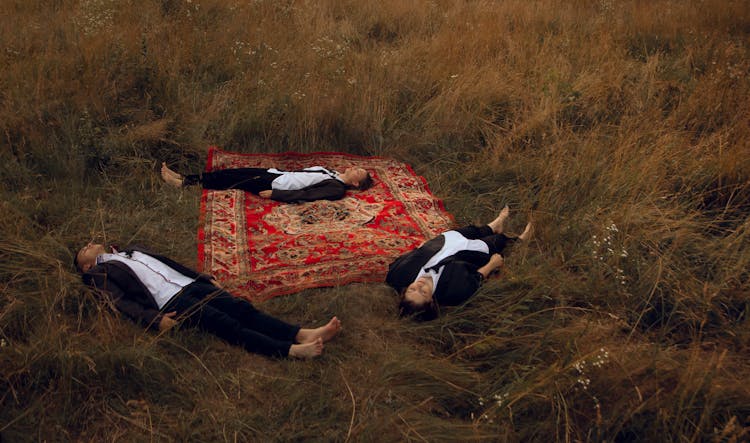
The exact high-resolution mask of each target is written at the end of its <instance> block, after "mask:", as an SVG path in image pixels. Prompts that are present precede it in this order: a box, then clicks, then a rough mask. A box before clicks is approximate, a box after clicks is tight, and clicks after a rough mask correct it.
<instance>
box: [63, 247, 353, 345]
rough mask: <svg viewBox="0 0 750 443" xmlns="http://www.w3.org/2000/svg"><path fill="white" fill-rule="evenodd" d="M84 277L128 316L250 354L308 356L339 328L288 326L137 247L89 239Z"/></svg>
mask: <svg viewBox="0 0 750 443" xmlns="http://www.w3.org/2000/svg"><path fill="white" fill-rule="evenodd" d="M74 261H75V266H76V268H77V269H78V271H79V272H81V273H82V274H83V281H84V283H86V284H87V285H89V286H91V287H93V288H94V289H95V290H96V291H97V292H99V293H101V294H103V295H104V296H106V297H108V298H109V299H110V300H111V301H112V302H114V305H115V307H116V308H117V309H118V310H119V311H120V312H122V313H123V314H125V315H126V316H127V317H129V318H130V319H132V320H133V321H135V322H136V323H139V324H141V325H142V326H144V327H146V328H151V329H158V330H159V331H164V330H166V329H169V328H171V327H173V326H175V325H178V324H185V325H188V326H193V327H197V328H200V329H201V330H204V331H206V332H209V333H211V334H214V335H216V336H217V337H220V338H222V339H224V340H226V341H228V342H230V343H232V344H236V345H240V346H242V347H244V348H245V349H246V350H248V351H249V352H255V353H259V354H263V355H268V356H276V357H287V356H289V357H296V358H311V357H316V356H318V355H320V354H321V353H322V352H323V343H324V342H326V341H328V340H331V339H332V338H333V337H335V336H336V335H337V334H338V333H339V331H340V330H341V322H340V321H339V320H338V318H336V317H333V318H332V319H331V320H330V321H329V322H328V324H326V325H325V326H321V327H319V328H315V329H305V328H300V327H299V326H294V325H290V324H288V323H286V322H284V321H281V320H279V319H276V318H274V317H271V316H270V315H267V314H264V313H263V312H261V311H259V310H257V309H256V308H255V307H253V305H252V304H251V303H250V302H248V301H247V300H245V299H241V298H237V297H234V296H233V295H232V294H230V293H229V292H227V291H225V290H223V289H221V288H220V287H218V286H217V284H216V281H215V280H214V279H213V278H212V277H211V276H210V275H206V274H201V273H198V272H196V271H194V270H192V269H190V268H187V267H185V266H183V265H181V264H179V263H177V262H175V261H173V260H171V259H169V258H167V257H164V256H161V255H157V254H154V253H151V252H147V251H145V250H143V249H140V248H135V247H132V248H128V249H124V250H123V251H117V250H115V248H111V253H110V252H107V249H106V248H105V247H104V245H101V244H96V243H89V244H88V245H86V246H84V247H83V248H82V249H81V250H80V251H78V253H77V254H76V256H75V260H74Z"/></svg>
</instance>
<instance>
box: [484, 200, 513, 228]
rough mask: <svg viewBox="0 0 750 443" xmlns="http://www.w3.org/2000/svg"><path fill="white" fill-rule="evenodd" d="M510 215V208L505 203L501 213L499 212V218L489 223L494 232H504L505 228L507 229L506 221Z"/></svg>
mask: <svg viewBox="0 0 750 443" xmlns="http://www.w3.org/2000/svg"><path fill="white" fill-rule="evenodd" d="M509 216H510V208H509V207H508V205H505V207H504V208H503V210H502V211H500V214H498V216H497V218H496V219H494V220H492V221H491V222H489V223H487V226H489V227H490V228H492V232H494V233H495V234H502V232H503V229H505V222H506V221H507V220H508V217H509Z"/></svg>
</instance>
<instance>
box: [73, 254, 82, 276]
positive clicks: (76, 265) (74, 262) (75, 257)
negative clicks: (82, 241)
mask: <svg viewBox="0 0 750 443" xmlns="http://www.w3.org/2000/svg"><path fill="white" fill-rule="evenodd" d="M79 252H81V250H80V249H79V250H77V251H75V250H74V251H73V267H74V268H76V271H78V272H81V264H80V263H78V253H79Z"/></svg>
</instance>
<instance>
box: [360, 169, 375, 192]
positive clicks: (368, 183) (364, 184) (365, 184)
mask: <svg viewBox="0 0 750 443" xmlns="http://www.w3.org/2000/svg"><path fill="white" fill-rule="evenodd" d="M373 183H374V180H373V179H372V177H371V176H370V173H369V172H368V173H367V175H366V176H365V178H364V179H363V180H362V181H361V182H359V186H357V189H359V190H360V191H366V190H368V189H370V188H372V185H373Z"/></svg>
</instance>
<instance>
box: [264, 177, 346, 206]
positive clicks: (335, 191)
mask: <svg viewBox="0 0 750 443" xmlns="http://www.w3.org/2000/svg"><path fill="white" fill-rule="evenodd" d="M345 195H346V185H345V184H344V183H342V182H341V181H339V180H337V179H330V180H323V181H322V182H320V183H316V184H314V185H311V186H308V187H306V188H303V189H300V190H296V191H282V190H279V189H274V190H273V191H272V192H271V199H273V200H276V201H280V202H286V203H293V202H311V201H315V200H339V199H341V198H343V197H344V196H345Z"/></svg>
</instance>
